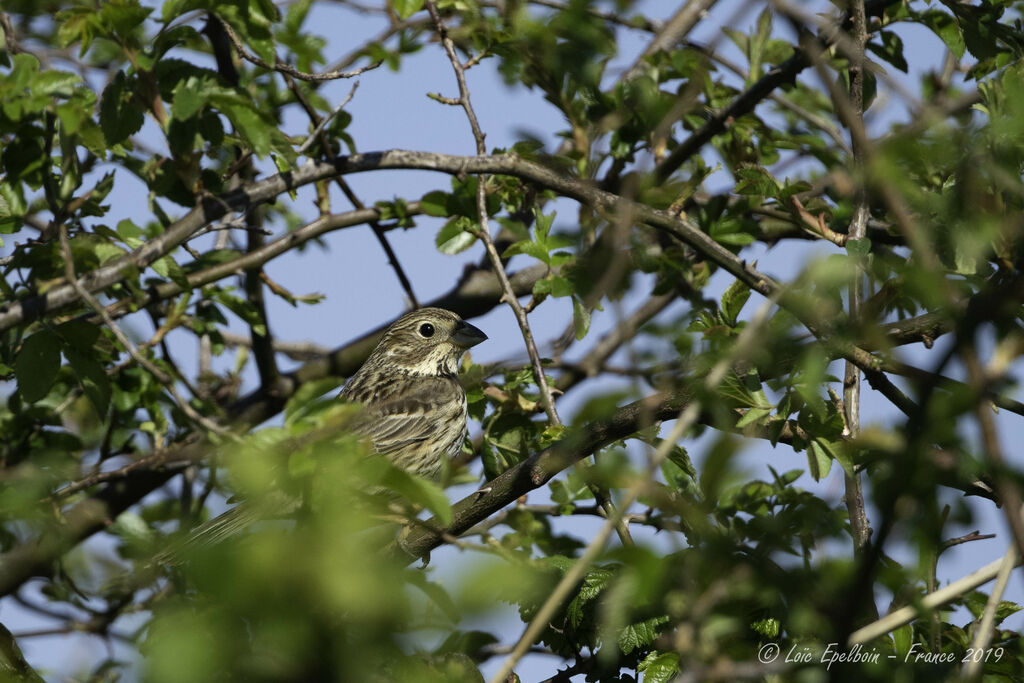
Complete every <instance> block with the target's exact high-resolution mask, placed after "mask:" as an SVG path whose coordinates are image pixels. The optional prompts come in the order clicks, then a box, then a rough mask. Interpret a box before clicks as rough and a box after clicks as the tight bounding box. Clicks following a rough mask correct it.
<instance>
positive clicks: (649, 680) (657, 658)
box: [636, 651, 679, 683]
mask: <svg viewBox="0 0 1024 683" xmlns="http://www.w3.org/2000/svg"><path fill="white" fill-rule="evenodd" d="M636 670H637V671H642V672H643V673H644V679H643V680H644V683H665V682H666V681H670V680H672V679H673V678H675V676H676V674H678V673H679V655H678V654H676V653H675V652H662V653H660V654H659V653H658V652H657V651H654V652H651V653H650V654H648V655H647V657H646V658H645V659H644V661H642V662H640V664H638V665H637V667H636Z"/></svg>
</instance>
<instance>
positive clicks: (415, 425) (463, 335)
mask: <svg viewBox="0 0 1024 683" xmlns="http://www.w3.org/2000/svg"><path fill="white" fill-rule="evenodd" d="M486 339H487V335H486V334H484V333H483V332H481V331H480V330H479V329H478V328H477V327H475V326H473V325H471V324H470V323H468V322H466V321H465V320H463V319H462V318H460V317H459V316H458V315H457V314H455V313H452V312H451V311H448V310H445V309H443V308H421V309H418V310H415V311H412V312H410V313H406V314H405V315H403V316H402V317H401V318H399V319H398V320H396V321H395V322H394V323H392V324H391V326H390V327H388V329H387V330H386V331H385V332H384V336H383V337H381V340H380V342H379V343H378V344H377V346H376V348H374V350H373V351H372V352H371V353H370V355H369V357H368V358H367V359H366V362H364V363H363V365H362V367H360V368H359V370H358V371H357V372H356V374H354V375H353V376H352V377H351V378H350V379H349V380H348V382H347V383H346V384H345V386H344V388H343V389H342V390H341V393H340V394H339V398H341V399H344V400H346V401H349V402H353V403H359V404H361V405H362V412H361V413H360V414H359V415H358V416H357V417H356V418H355V419H354V420H353V422H352V423H351V424H350V425H349V429H350V430H351V431H353V432H355V433H356V434H359V435H361V436H364V437H366V438H367V439H368V440H369V442H370V444H371V447H372V450H373V452H374V453H375V454H377V455H382V456H384V457H386V458H388V459H389V460H390V461H391V462H392V463H393V464H394V465H395V466H396V467H399V468H401V469H404V470H406V471H407V472H411V473H413V474H416V475H419V476H422V477H425V478H428V479H432V480H437V479H438V478H439V477H440V475H441V472H442V471H443V469H444V464H445V462H446V460H447V459H449V458H452V457H454V456H455V455H457V454H458V453H459V451H460V450H462V443H463V441H464V439H465V435H466V414H467V411H466V390H465V389H464V388H463V387H462V384H461V383H460V382H459V379H458V372H459V362H460V360H461V359H462V355H463V353H465V352H466V351H467V350H468V349H469V348H471V347H473V346H476V345H477V344H479V343H481V342H483V341H485V340H486Z"/></svg>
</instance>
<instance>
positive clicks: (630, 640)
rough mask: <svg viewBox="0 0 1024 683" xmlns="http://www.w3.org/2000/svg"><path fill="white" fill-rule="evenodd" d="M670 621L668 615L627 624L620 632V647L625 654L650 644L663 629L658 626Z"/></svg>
mask: <svg viewBox="0 0 1024 683" xmlns="http://www.w3.org/2000/svg"><path fill="white" fill-rule="evenodd" d="M668 621H669V618H668V617H667V616H660V617H652V618H650V619H647V620H646V621H641V622H639V623H636V624H630V625H629V626H626V627H625V628H623V629H622V633H620V634H619V649H620V650H622V652H623V654H627V655H628V654H629V653H630V652H632V651H633V650H636V649H639V648H642V647H646V646H648V645H650V644H651V643H653V642H654V639H655V638H657V637H658V634H659V633H661V629H659V628H658V627H659V626H661V625H662V624H666V623H668Z"/></svg>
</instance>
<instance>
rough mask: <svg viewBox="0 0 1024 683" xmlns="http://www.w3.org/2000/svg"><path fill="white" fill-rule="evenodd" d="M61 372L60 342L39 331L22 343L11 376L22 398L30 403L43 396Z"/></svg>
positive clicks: (45, 331)
mask: <svg viewBox="0 0 1024 683" xmlns="http://www.w3.org/2000/svg"><path fill="white" fill-rule="evenodd" d="M58 371H60V340H59V339H57V335H55V334H54V333H53V332H51V331H50V330H40V331H39V332H36V333H35V334H33V335H32V336H31V337H29V338H28V339H26V340H25V342H24V343H23V344H22V345H21V350H20V351H18V356H17V358H15V359H14V376H15V378H16V379H17V380H18V391H19V392H20V393H21V397H22V398H23V399H24V400H25V401H27V402H29V403H33V402H35V401H38V400H39V399H41V398H43V397H44V396H46V394H48V393H49V391H50V387H52V386H53V382H54V381H55V380H56V379H57V372H58Z"/></svg>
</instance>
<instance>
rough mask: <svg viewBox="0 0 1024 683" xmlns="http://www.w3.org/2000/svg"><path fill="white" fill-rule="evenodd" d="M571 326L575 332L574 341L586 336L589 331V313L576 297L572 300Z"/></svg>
mask: <svg viewBox="0 0 1024 683" xmlns="http://www.w3.org/2000/svg"><path fill="white" fill-rule="evenodd" d="M572 324H573V327H574V328H575V330H576V340H577V341H579V340H581V339H583V338H584V337H586V336H587V332H588V331H589V330H590V311H589V310H587V307H586V306H584V305H583V302H582V301H580V300H579V298H577V297H575V296H574V297H573V298H572Z"/></svg>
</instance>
